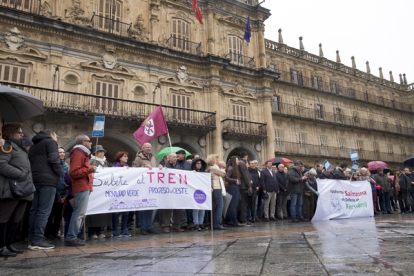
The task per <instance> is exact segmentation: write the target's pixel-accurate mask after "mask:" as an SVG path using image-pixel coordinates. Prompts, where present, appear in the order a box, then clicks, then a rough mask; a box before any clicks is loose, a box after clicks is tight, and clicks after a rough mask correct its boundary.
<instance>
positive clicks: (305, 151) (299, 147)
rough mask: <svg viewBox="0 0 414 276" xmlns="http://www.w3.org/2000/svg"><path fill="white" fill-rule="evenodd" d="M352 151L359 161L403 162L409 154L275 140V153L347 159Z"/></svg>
mask: <svg viewBox="0 0 414 276" xmlns="http://www.w3.org/2000/svg"><path fill="white" fill-rule="evenodd" d="M352 151H357V152H358V157H359V160H360V161H372V160H381V161H384V162H395V163H403V162H404V160H405V159H406V158H408V157H409V156H411V155H409V154H397V153H394V152H379V151H369V150H363V149H350V148H338V147H331V146H327V145H310V144H304V143H292V142H283V141H276V152H275V154H276V155H282V154H283V155H298V156H306V157H318V158H319V157H323V158H335V159H348V160H349V159H350V153H351V152H352ZM360 161H359V162H360ZM357 162H358V161H357Z"/></svg>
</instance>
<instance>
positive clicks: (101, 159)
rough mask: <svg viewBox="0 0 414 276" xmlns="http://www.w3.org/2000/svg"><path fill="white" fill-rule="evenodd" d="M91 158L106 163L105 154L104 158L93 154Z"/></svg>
mask: <svg viewBox="0 0 414 276" xmlns="http://www.w3.org/2000/svg"><path fill="white" fill-rule="evenodd" d="M91 160H96V161H99V162H102V163H105V162H106V157H105V156H104V158H99V157H96V156H95V155H92V157H91Z"/></svg>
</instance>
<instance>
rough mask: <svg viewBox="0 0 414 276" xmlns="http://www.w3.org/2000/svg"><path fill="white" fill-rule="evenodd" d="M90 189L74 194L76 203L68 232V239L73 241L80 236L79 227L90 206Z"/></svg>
mask: <svg viewBox="0 0 414 276" xmlns="http://www.w3.org/2000/svg"><path fill="white" fill-rule="evenodd" d="M90 194H91V192H90V191H83V192H79V193H76V194H73V197H74V198H75V204H74V206H72V208H73V212H72V217H71V219H70V223H69V228H68V234H67V235H66V241H73V240H76V239H77V238H78V233H79V228H80V227H81V225H82V220H83V218H84V217H85V213H86V209H87V208H88V202H89V195H90Z"/></svg>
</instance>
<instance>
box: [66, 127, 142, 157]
mask: <svg viewBox="0 0 414 276" xmlns="http://www.w3.org/2000/svg"><path fill="white" fill-rule="evenodd" d="M80 134H85V135H88V136H89V137H91V136H92V135H91V133H90V132H81V133H78V134H76V135H74V136H72V137H71V138H69V139H68V141H67V142H66V143H65V144H63V145H62V147H63V148H65V149H66V150H67V151H69V150H70V149H72V148H73V147H74V146H75V140H76V137H77V136H78V135H80ZM91 140H92V142H93V144H92V147H93V146H95V144H96V138H91ZM98 143H99V145H102V146H103V147H104V148H105V150H106V151H107V154H106V157H107V159H108V162H110V163H112V162H113V158H114V156H115V154H116V153H117V152H119V151H127V152H128V153H129V161H128V164H130V165H131V164H132V161H134V160H135V155H136V154H137V152H138V151H139V150H140V144H139V143H138V141H136V140H135V139H134V138H133V137H132V135H131V137H129V136H127V135H125V134H122V133H120V132H116V131H111V130H105V136H104V138H99V140H98Z"/></svg>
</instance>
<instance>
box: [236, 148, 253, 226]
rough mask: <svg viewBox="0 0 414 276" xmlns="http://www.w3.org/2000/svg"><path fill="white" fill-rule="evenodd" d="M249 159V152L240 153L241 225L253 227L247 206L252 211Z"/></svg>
mask: <svg viewBox="0 0 414 276" xmlns="http://www.w3.org/2000/svg"><path fill="white" fill-rule="evenodd" d="M247 159H248V155H247V152H245V151H242V152H241V153H240V158H239V171H240V175H241V181H240V182H241V185H240V196H241V204H240V221H241V223H243V224H245V225H247V226H251V225H252V222H251V221H247V216H246V215H247V205H248V204H249V205H250V209H252V208H253V207H252V203H253V199H252V183H253V181H251V180H250V176H249V171H248V169H247Z"/></svg>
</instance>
